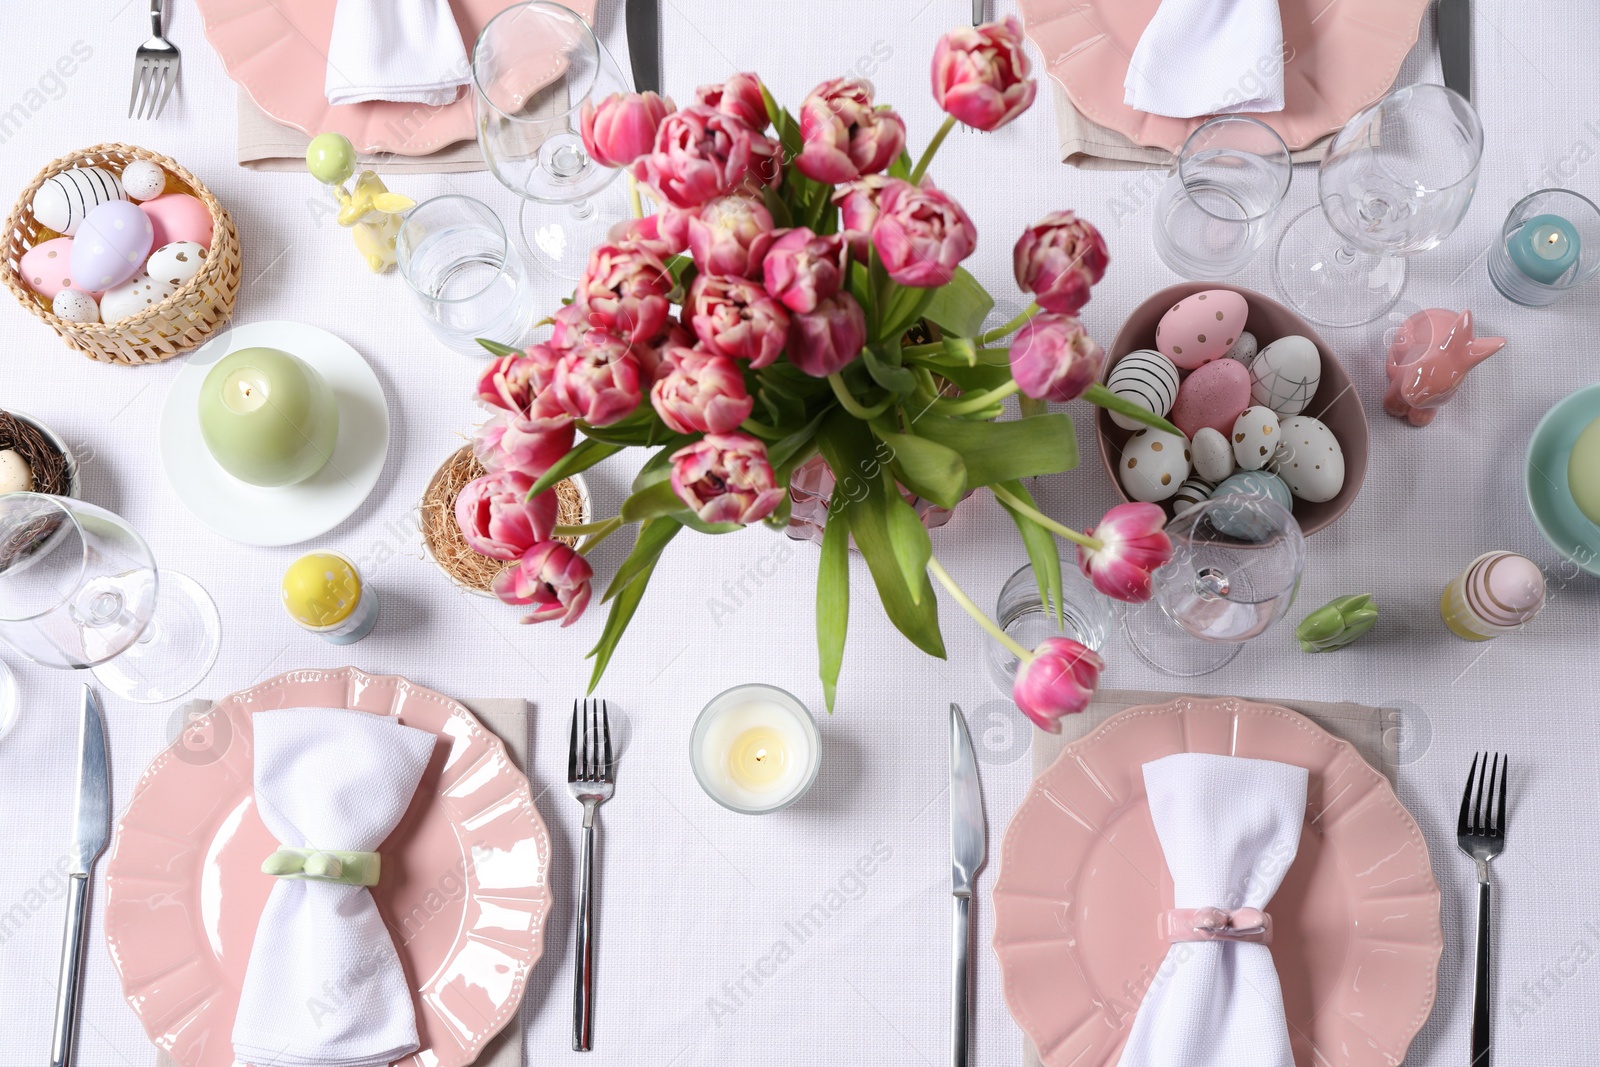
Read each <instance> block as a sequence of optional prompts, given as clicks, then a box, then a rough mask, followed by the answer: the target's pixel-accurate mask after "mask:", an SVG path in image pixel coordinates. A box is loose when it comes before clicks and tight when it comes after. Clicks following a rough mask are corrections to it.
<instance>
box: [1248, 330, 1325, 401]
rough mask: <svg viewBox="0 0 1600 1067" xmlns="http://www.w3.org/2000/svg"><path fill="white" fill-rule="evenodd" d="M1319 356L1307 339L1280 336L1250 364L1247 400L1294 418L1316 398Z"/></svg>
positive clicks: (1320, 374) (1320, 376) (1319, 382)
mask: <svg viewBox="0 0 1600 1067" xmlns="http://www.w3.org/2000/svg"><path fill="white" fill-rule="evenodd" d="M1321 382H1322V356H1321V355H1320V354H1318V352H1317V346H1316V344H1315V343H1314V342H1313V341H1312V340H1311V339H1310V338H1309V337H1301V336H1299V335H1297V334H1291V335H1290V336H1288V337H1280V338H1278V339H1277V340H1276V341H1274V342H1272V343H1271V344H1270V345H1268V346H1267V347H1265V348H1263V349H1262V350H1261V351H1260V352H1259V353H1257V355H1256V358H1255V359H1254V361H1252V362H1251V364H1250V399H1251V401H1252V402H1254V403H1257V404H1261V405H1263V406H1265V407H1269V408H1271V409H1272V410H1273V411H1276V412H1277V413H1278V414H1279V415H1280V416H1283V415H1298V414H1300V413H1301V412H1302V411H1304V410H1305V409H1306V405H1307V404H1309V403H1311V398H1312V397H1314V396H1316V395H1317V386H1318V385H1320V384H1321Z"/></svg>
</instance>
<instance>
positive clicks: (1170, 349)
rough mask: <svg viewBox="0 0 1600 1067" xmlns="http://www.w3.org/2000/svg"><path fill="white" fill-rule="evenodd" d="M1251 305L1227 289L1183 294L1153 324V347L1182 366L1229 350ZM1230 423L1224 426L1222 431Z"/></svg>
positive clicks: (1188, 366)
mask: <svg viewBox="0 0 1600 1067" xmlns="http://www.w3.org/2000/svg"><path fill="white" fill-rule="evenodd" d="M1249 317H1250V308H1249V306H1248V305H1247V304H1246V303H1245V302H1244V297H1242V296H1240V295H1239V294H1238V293H1235V292H1233V291H1232V290H1230V289H1207V290H1206V291H1205V292H1203V293H1194V294H1192V295H1190V296H1186V297H1184V298H1183V299H1182V300H1180V301H1178V302H1177V303H1176V304H1174V305H1172V308H1171V309H1170V310H1169V311H1168V312H1167V313H1166V314H1165V315H1163V316H1161V321H1160V322H1159V323H1157V324H1156V348H1157V349H1158V350H1159V351H1160V352H1161V354H1162V355H1163V356H1166V357H1167V358H1168V359H1170V360H1172V362H1174V363H1176V364H1177V365H1178V366H1179V367H1182V368H1184V369H1185V370H1194V369H1195V368H1196V367H1199V366H1201V365H1202V364H1205V363H1210V362H1211V361H1212V360H1214V359H1221V358H1222V357H1223V356H1225V355H1227V354H1228V349H1230V348H1232V347H1233V343H1234V342H1235V341H1237V340H1238V339H1239V334H1240V333H1241V332H1242V331H1243V330H1244V323H1245V320H1246V319H1247V318H1249ZM1231 428H1232V427H1224V428H1223V432H1224V433H1226V432H1227V430H1229V429H1231Z"/></svg>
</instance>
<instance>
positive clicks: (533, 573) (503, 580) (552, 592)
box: [494, 541, 594, 626]
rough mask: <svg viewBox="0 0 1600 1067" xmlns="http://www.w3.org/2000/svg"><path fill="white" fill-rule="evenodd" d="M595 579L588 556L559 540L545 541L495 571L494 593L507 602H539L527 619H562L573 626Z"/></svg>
mask: <svg viewBox="0 0 1600 1067" xmlns="http://www.w3.org/2000/svg"><path fill="white" fill-rule="evenodd" d="M593 579H594V569H593V568H592V567H590V566H589V561H588V560H586V559H584V558H583V557H582V556H580V555H578V553H577V552H575V551H573V550H572V549H570V548H568V547H567V546H566V545H564V544H562V543H561V542H560V541H544V542H541V543H540V544H537V545H534V546H533V547H532V548H530V549H528V551H527V552H525V553H523V555H522V558H521V559H519V560H518V561H517V564H516V566H514V567H508V568H506V569H505V570H503V571H501V572H500V573H499V574H497V575H495V579H494V595H495V596H497V597H499V598H500V599H501V600H502V601H504V602H505V603H507V604H537V605H538V607H536V608H535V609H534V612H533V614H531V615H528V616H525V617H524V618H523V620H522V621H523V622H525V623H533V622H549V621H551V620H553V619H560V620H561V625H562V626H571V625H572V624H573V623H575V622H577V621H578V619H579V618H580V617H581V616H582V615H583V611H584V609H585V608H587V607H588V606H589V597H590V595H591V585H592V582H593Z"/></svg>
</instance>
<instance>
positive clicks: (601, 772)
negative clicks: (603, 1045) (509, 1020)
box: [567, 700, 617, 1052]
mask: <svg viewBox="0 0 1600 1067" xmlns="http://www.w3.org/2000/svg"><path fill="white" fill-rule="evenodd" d="M567 788H568V789H570V790H572V796H573V799H575V800H577V801H579V802H581V803H582V804H583V859H582V861H581V866H580V868H579V875H578V877H579V883H578V918H577V923H576V932H575V935H574V940H575V941H576V942H577V954H576V959H577V964H576V966H575V968H574V977H573V989H572V1048H573V1051H575V1052H588V1051H589V1049H590V1046H591V1041H592V1038H593V1034H592V1032H591V1028H592V1024H593V1021H594V911H593V909H592V908H591V907H590V895H591V892H590V891H591V889H592V888H593V886H594V816H595V809H596V808H598V807H599V806H600V805H601V804H604V803H605V802H606V801H608V800H610V799H611V794H612V793H613V792H615V791H616V788H617V786H616V763H615V762H614V761H613V760H612V758H611V714H610V711H609V710H608V709H607V708H606V702H605V701H604V700H585V701H583V706H582V708H581V709H580V708H579V704H578V701H576V700H574V701H573V702H572V742H571V745H570V746H569V748H568V749H567Z"/></svg>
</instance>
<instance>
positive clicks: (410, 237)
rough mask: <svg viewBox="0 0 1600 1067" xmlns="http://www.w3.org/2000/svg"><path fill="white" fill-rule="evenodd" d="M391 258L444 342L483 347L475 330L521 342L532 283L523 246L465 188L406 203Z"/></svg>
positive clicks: (528, 328) (478, 351) (472, 349)
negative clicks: (462, 191) (407, 208)
mask: <svg viewBox="0 0 1600 1067" xmlns="http://www.w3.org/2000/svg"><path fill="white" fill-rule="evenodd" d="M394 249H395V260H396V262H397V263H398V265H399V267H400V273H401V275H402V276H403V277H404V278H405V280H406V282H407V284H409V285H410V286H411V291H412V293H413V294H415V296H416V298H417V305H418V306H419V307H420V308H421V310H422V317H423V318H424V319H426V320H427V322H428V329H430V330H432V331H433V335H434V336H435V337H437V338H438V339H439V340H440V342H441V343H443V344H445V345H447V346H449V347H450V348H453V349H455V350H456V351H458V352H465V353H467V354H469V355H480V356H482V355H487V354H488V352H487V350H486V349H485V348H484V347H483V346H482V345H480V344H478V338H480V337H482V338H484V339H485V340H489V341H498V342H499V343H500V344H503V345H509V346H511V347H512V348H520V347H521V346H522V343H523V341H525V340H527V338H528V335H529V334H530V333H531V332H532V331H533V315H534V306H533V285H532V282H531V281H530V279H529V277H528V270H527V266H526V264H524V263H523V261H522V254H521V253H520V252H519V251H518V250H517V249H516V248H515V246H513V244H512V242H511V241H510V240H509V239H508V238H507V237H506V228H505V227H504V226H503V225H501V223H500V220H499V218H497V217H496V216H495V213H494V212H493V211H490V210H489V208H488V207H487V206H486V205H484V204H481V203H479V202H478V201H476V200H474V199H472V197H470V196H454V195H452V196H436V197H434V198H433V199H432V200H425V201H423V202H422V203H420V204H418V205H417V206H416V207H414V208H412V209H411V212H410V213H409V214H407V215H406V218H405V221H404V222H403V223H402V224H401V226H400V233H399V234H398V235H397V236H396V237H395V245H394Z"/></svg>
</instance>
